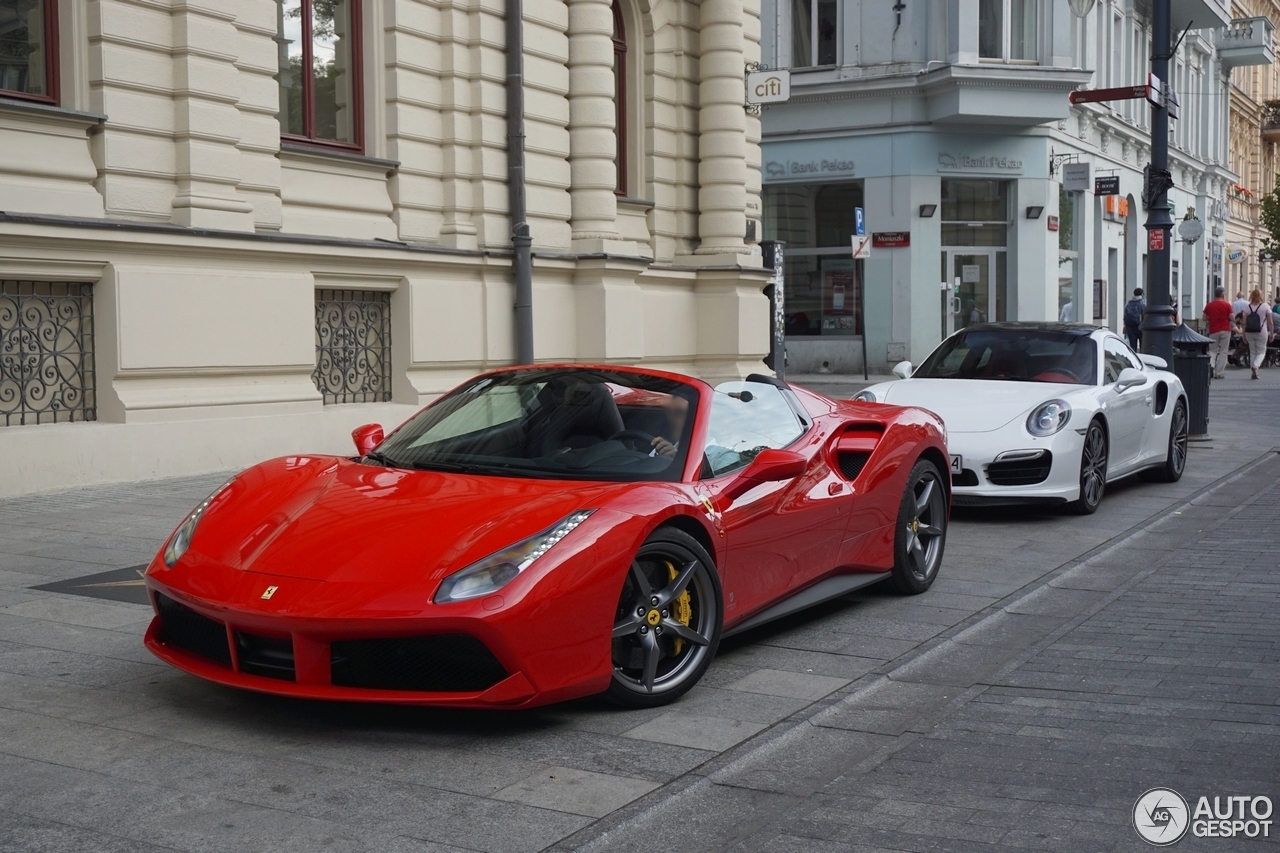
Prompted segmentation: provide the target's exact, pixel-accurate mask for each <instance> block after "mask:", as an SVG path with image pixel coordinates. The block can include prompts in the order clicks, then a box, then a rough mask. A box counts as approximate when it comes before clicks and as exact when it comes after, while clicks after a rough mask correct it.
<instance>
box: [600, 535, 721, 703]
mask: <svg viewBox="0 0 1280 853" xmlns="http://www.w3.org/2000/svg"><path fill="white" fill-rule="evenodd" d="M723 620H724V613H723V607H722V593H721V590H720V578H719V577H718V576H717V574H716V570H715V564H714V562H713V561H712V559H711V556H710V555H709V554H708V553H707V552H706V550H705V549H704V548H703V547H702V546H701V545H700V544H698V541H697V540H696V539H694V538H693V537H692V536H690V535H689V534H687V533H685V532H684V531H682V530H677V529H675V528H673V527H664V528H660V529H659V530H657V531H655V532H654V533H653V535H652V536H650V537H649V539H648V541H646V542H645V543H644V544H643V545H641V546H640V550H639V551H638V552H637V553H636V556H635V559H633V560H632V561H631V569H630V571H628V572H627V577H626V580H625V581H624V582H623V584H622V594H621V596H619V598H618V607H617V610H616V611H615V613H614V620H613V639H612V641H611V642H612V648H611V652H612V658H613V681H612V682H610V684H609V689H608V691H607V693H606V696H607V697H608V698H609V699H611V700H612V701H614V702H616V703H618V704H619V705H624V706H626V707H629V708H654V707H657V706H658V705H665V704H667V703H668V702H672V701H674V700H675V699H677V698H679V697H680V696H683V695H684V694H685V693H687V692H688V691H689V689H690V688H692V687H693V686H694V685H695V684H697V683H698V680H699V679H701V678H702V676H703V674H704V673H705V672H706V671H707V667H709V666H710V665H711V659H712V658H714V657H715V654H716V648H717V647H718V646H719V645H720V629H721V627H722V625H723Z"/></svg>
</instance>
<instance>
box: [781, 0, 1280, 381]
mask: <svg viewBox="0 0 1280 853" xmlns="http://www.w3.org/2000/svg"><path fill="white" fill-rule="evenodd" d="M762 18H763V20H764V21H765V28H764V32H763V37H762V55H763V61H764V62H765V63H767V64H768V65H771V66H774V67H777V68H783V69H786V68H789V69H790V70H791V98H790V100H789V101H788V102H787V103H785V104H775V105H771V106H767V107H765V108H764V118H763V123H764V131H765V133H764V141H763V144H762V150H763V160H764V192H765V234H764V236H765V237H766V238H770V239H780V240H784V241H786V244H787V250H786V257H787V259H788V261H787V273H788V279H787V293H786V313H787V316H788V322H787V326H788V333H789V335H790V337H789V338H788V345H787V346H788V355H789V364H790V369H791V370H793V371H805V370H811V369H815V368H818V367H820V366H821V364H822V363H823V362H826V363H827V366H828V367H829V368H830V369H833V370H836V371H842V370H843V371H852V370H860V369H861V366H862V358H861V353H862V344H863V340H862V331H863V330H864V329H865V338H866V340H865V345H866V351H867V359H868V362H869V365H870V368H871V369H872V370H873V371H884V370H886V369H887V367H889V366H890V365H892V364H893V363H894V362H896V361H897V360H899V359H901V358H910V359H911V360H913V361H917V362H918V361H919V360H920V359H921V358H922V357H923V356H924V355H925V354H927V353H928V352H929V351H930V350H931V349H932V348H933V347H934V346H935V345H936V344H937V343H938V341H939V340H940V338H941V337H942V336H944V335H945V334H947V333H948V332H949V331H950V330H951V329H954V328H957V327H960V326H963V325H965V324H967V323H970V322H975V321H979V320H1005V319H1008V320H1056V319H1058V318H1059V316H1060V314H1061V313H1062V312H1063V310H1064V309H1066V312H1067V314H1068V315H1069V316H1071V317H1073V318H1074V319H1078V320H1083V321H1086V322H1096V323H1099V324H1102V325H1108V326H1111V327H1113V328H1117V327H1118V326H1119V324H1120V323H1121V307H1122V305H1123V303H1124V301H1125V299H1126V298H1127V294H1128V293H1130V292H1131V291H1132V290H1133V288H1134V287H1138V286H1141V285H1142V282H1143V280H1144V273H1143V269H1144V264H1145V258H1146V245H1147V243H1146V231H1145V229H1144V228H1143V227H1142V224H1143V222H1144V221H1145V218H1146V217H1145V211H1144V210H1143V209H1142V201H1141V199H1142V185H1143V168H1144V166H1146V165H1147V164H1148V163H1149V161H1150V107H1149V105H1148V104H1147V103H1146V102H1145V101H1143V100H1115V101H1112V102H1109V103H1083V104H1079V105H1077V106H1072V105H1071V104H1070V103H1069V100H1068V95H1069V93H1070V92H1071V91H1072V90H1074V89H1076V88H1078V87H1089V88H1109V87H1120V86H1134V85H1141V84H1143V83H1145V81H1146V79H1147V74H1148V72H1149V70H1150V57H1149V53H1150V45H1151V19H1150V10H1149V5H1148V4H1147V3H1145V2H1142V0H1099V2H1097V3H1096V5H1093V7H1092V9H1091V10H1090V11H1089V12H1088V13H1087V14H1085V15H1084V17H1083V18H1078V17H1076V16H1075V15H1074V14H1073V13H1072V11H1071V10H1070V9H1069V8H1068V4H1067V3H1066V2H1063V0H900V2H898V3H897V4H890V3H885V2H870V0H867V1H866V2H864V0H842V2H836V0H766V2H765V3H764V5H763V7H762ZM1229 23H1230V16H1229V14H1228V12H1227V10H1226V9H1225V8H1224V7H1222V6H1220V5H1218V3H1217V0H1175V2H1174V4H1173V25H1174V32H1175V38H1176V34H1177V33H1180V32H1181V31H1182V29H1183V28H1184V27H1186V26H1187V25H1188V24H1190V25H1191V26H1193V27H1194V29H1191V30H1190V31H1189V32H1188V33H1187V35H1186V37H1185V38H1184V39H1183V41H1182V43H1181V44H1180V46H1179V48H1178V51H1177V56H1176V59H1175V60H1174V61H1172V62H1171V77H1172V83H1173V88H1174V89H1175V90H1176V91H1177V92H1178V93H1179V98H1180V102H1181V117H1180V118H1179V119H1177V120H1175V121H1173V122H1172V132H1171V134H1170V167H1171V171H1172V173H1173V178H1174V182H1175V188H1174V189H1173V190H1172V191H1171V192H1170V200H1171V202H1172V203H1173V205H1174V209H1175V211H1176V218H1179V219H1180V218H1182V217H1183V216H1184V215H1185V213H1186V211H1187V209H1188V208H1192V209H1194V210H1195V211H1196V213H1197V216H1198V218H1200V219H1201V220H1204V221H1205V222H1206V224H1214V225H1217V226H1219V227H1218V228H1217V229H1216V234H1217V236H1216V237H1215V236H1213V235H1214V231H1213V230H1212V229H1206V239H1203V240H1201V241H1200V242H1199V243H1198V244H1197V245H1195V246H1191V245H1186V246H1184V245H1183V244H1181V243H1179V244H1178V245H1177V246H1175V251H1174V253H1173V257H1174V260H1175V261H1176V262H1177V263H1178V269H1177V271H1176V272H1175V274H1174V275H1175V281H1178V280H1183V281H1186V282H1187V283H1188V285H1189V286H1187V287H1184V288H1182V295H1181V304H1182V306H1183V313H1184V315H1187V316H1195V315H1196V314H1198V309H1199V307H1200V306H1202V305H1203V304H1204V301H1203V297H1204V287H1205V281H1206V279H1207V277H1208V276H1209V274H1210V272H1211V270H1210V267H1209V264H1208V260H1207V259H1208V257H1209V256H1210V255H1211V253H1212V252H1214V251H1219V249H1217V248H1215V245H1216V246H1218V247H1220V245H1221V240H1222V236H1221V233H1222V232H1221V227H1220V226H1221V215H1222V213H1223V210H1224V207H1225V205H1224V204H1223V202H1224V200H1225V198H1226V195H1227V189H1228V187H1229V186H1230V185H1231V184H1232V183H1233V182H1234V181H1236V180H1237V177H1236V176H1235V175H1234V174H1233V173H1232V172H1231V170H1230V166H1229V163H1228V157H1227V150H1228V148H1227V103H1228V99H1227V90H1228V77H1227V74H1228V72H1229V69H1230V68H1231V67H1235V66H1237V65H1240V64H1245V63H1253V62H1269V61H1270V58H1269V55H1268V54H1266V53H1265V52H1264V51H1262V50H1260V49H1255V47H1254V46H1253V45H1252V43H1251V42H1250V43H1249V45H1243V44H1242V43H1241V40H1240V39H1238V38H1230V39H1224V37H1223V32H1222V30H1221V29H1220V28H1221V27H1223V26H1224V25H1227V24H1229ZM1269 26H1270V25H1269V22H1267V23H1266V27H1265V28H1266V36H1265V38H1267V39H1269V38H1270V32H1271V30H1270V28H1269ZM1263 28H1264V27H1263V26H1262V25H1259V27H1258V32H1259V35H1258V38H1259V39H1262V38H1264V36H1263V35H1262V34H1261V30H1262V29H1263ZM1267 44H1268V45H1269V41H1268V42H1267ZM1068 163H1080V164H1088V166H1089V167H1090V179H1089V183H1088V187H1089V189H1088V191H1085V192H1070V193H1068V192H1064V191H1063V187H1062V182H1063V178H1064V167H1065V166H1066V165H1067V164H1068ZM1112 176H1113V177H1115V178H1117V179H1118V183H1119V187H1118V190H1119V194H1118V195H1116V196H1095V195H1094V194H1093V179H1094V178H1097V177H1112ZM855 207H862V208H863V209H864V210H865V220H866V230H867V233H869V234H878V235H881V236H880V238H879V239H877V240H876V241H875V243H874V244H873V245H876V244H878V245H879V247H876V248H872V250H871V256H870V258H868V259H867V260H865V261H856V262H855V261H852V260H851V259H850V248H849V246H850V233H851V230H852V212H853V209H854V208H855ZM1214 241H1216V243H1215V242H1214ZM1068 303H1069V304H1070V307H1069V308H1068V307H1067V306H1068Z"/></svg>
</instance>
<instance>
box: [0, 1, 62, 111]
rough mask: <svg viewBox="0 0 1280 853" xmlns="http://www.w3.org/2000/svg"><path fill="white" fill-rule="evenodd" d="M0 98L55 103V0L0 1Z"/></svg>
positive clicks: (56, 36) (56, 77) (56, 97)
mask: <svg viewBox="0 0 1280 853" xmlns="http://www.w3.org/2000/svg"><path fill="white" fill-rule="evenodd" d="M0 97H4V98H20V99H22V100H26V101H41V102H44V103H47V104H56V103H57V102H58V4H57V2H56V0H0Z"/></svg>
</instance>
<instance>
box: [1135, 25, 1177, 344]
mask: <svg viewBox="0 0 1280 853" xmlns="http://www.w3.org/2000/svg"><path fill="white" fill-rule="evenodd" d="M1169 5H1170V0H1153V2H1152V4H1151V6H1152V8H1151V71H1152V73H1153V74H1155V76H1156V79H1157V80H1159V81H1160V90H1161V97H1159V98H1156V99H1155V101H1156V103H1154V104H1153V105H1152V107H1151V167H1150V169H1149V170H1148V172H1147V186H1146V187H1144V188H1143V196H1144V197H1145V200H1146V202H1147V221H1146V223H1145V225H1146V229H1147V291H1146V297H1147V313H1146V316H1144V317H1143V319H1142V326H1141V328H1142V351H1143V352H1145V353H1150V354H1151V355H1157V356H1159V357H1160V358H1163V359H1164V360H1165V361H1166V362H1168V363H1170V364H1172V363H1173V330H1174V328H1175V327H1174V322H1173V316H1174V313H1175V311H1174V307H1173V306H1172V305H1170V304H1169V261H1170V254H1171V250H1172V248H1173V247H1172V245H1171V243H1172V241H1171V240H1170V236H1171V235H1170V229H1171V228H1172V227H1173V217H1172V216H1171V215H1170V214H1169V186H1170V184H1172V181H1170V180H1169V107H1168V98H1169V97H1170V92H1169V47H1170V45H1169V42H1170V36H1171V33H1170V29H1171V28H1170V21H1169Z"/></svg>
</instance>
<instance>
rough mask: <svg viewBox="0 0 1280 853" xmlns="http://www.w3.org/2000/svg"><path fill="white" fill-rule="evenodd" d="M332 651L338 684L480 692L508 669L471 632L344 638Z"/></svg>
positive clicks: (334, 680) (332, 669) (378, 688)
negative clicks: (420, 635) (423, 635)
mask: <svg viewBox="0 0 1280 853" xmlns="http://www.w3.org/2000/svg"><path fill="white" fill-rule="evenodd" d="M330 652H331V660H330V665H331V671H332V681H333V684H334V685H336V686H338V687H363V688H366V689H370V690H415V691H421V692H424V693H478V692H480V691H482V690H488V689H489V688H490V687H492V686H493V685H495V684H497V683H498V682H499V681H502V680H503V679H504V678H506V677H507V676H508V675H509V673H508V672H507V671H506V669H504V668H503V666H502V664H501V663H499V662H498V659H497V658H496V657H494V656H493V652H491V651H489V649H488V647H486V646H485V644H484V643H482V642H480V641H479V640H477V639H476V638H475V637H471V636H468V635H466V634H435V635H432V636H427V637H380V638H378V639H373V640H339V641H338V642H335V643H333V644H331V646H330Z"/></svg>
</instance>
